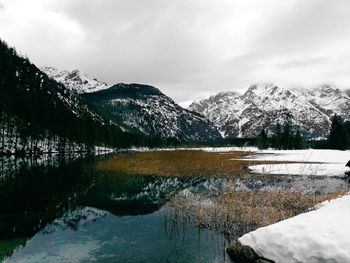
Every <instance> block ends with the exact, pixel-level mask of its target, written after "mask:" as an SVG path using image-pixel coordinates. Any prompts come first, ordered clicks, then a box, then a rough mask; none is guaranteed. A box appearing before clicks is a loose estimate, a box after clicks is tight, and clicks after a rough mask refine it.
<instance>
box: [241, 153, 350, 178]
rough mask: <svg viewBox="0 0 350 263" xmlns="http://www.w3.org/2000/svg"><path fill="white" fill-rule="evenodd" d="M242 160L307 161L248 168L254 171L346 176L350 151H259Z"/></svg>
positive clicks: (349, 169)
mask: <svg viewBox="0 0 350 263" xmlns="http://www.w3.org/2000/svg"><path fill="white" fill-rule="evenodd" d="M257 153H258V154H257V155H252V156H250V157H248V158H245V159H241V160H250V161H252V160H254V161H255V160H256V161H279V162H281V161H282V162H283V161H288V162H306V163H289V164H262V165H252V166H249V167H248V168H249V169H250V171H251V172H253V173H266V174H294V175H319V176H344V175H345V172H348V171H350V168H348V167H345V164H346V163H347V162H348V161H349V160H350V151H337V150H283V151H278V150H275V151H272V150H266V151H258V152H257Z"/></svg>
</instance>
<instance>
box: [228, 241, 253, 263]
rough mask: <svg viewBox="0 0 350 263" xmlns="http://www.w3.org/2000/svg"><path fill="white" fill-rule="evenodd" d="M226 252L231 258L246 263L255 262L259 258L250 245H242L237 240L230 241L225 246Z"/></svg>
mask: <svg viewBox="0 0 350 263" xmlns="http://www.w3.org/2000/svg"><path fill="white" fill-rule="evenodd" d="M226 252H227V254H228V255H229V256H230V258H231V259H232V260H234V261H238V262H247V263H248V262H255V261H256V260H257V259H259V256H258V255H257V254H256V253H255V251H254V250H253V249H252V248H251V247H249V246H244V245H242V244H241V243H240V242H238V241H233V242H231V243H230V244H229V246H228V247H227V249H226Z"/></svg>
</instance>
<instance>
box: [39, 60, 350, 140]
mask: <svg viewBox="0 0 350 263" xmlns="http://www.w3.org/2000/svg"><path fill="white" fill-rule="evenodd" d="M42 70H43V71H44V72H46V73H47V74H48V75H49V76H51V77H52V78H54V79H56V80H57V81H58V82H61V83H63V84H64V85H65V86H67V87H68V88H69V89H70V90H73V91H75V92H76V93H78V94H80V95H81V96H82V97H83V98H84V99H85V100H86V101H87V102H88V103H89V104H91V105H92V106H93V108H94V110H96V111H97V112H98V113H99V114H100V115H102V116H104V118H106V119H108V120H110V121H111V122H112V123H114V124H116V125H118V126H119V127H120V128H121V129H122V130H124V131H128V132H136V133H141V134H143V135H147V136H159V137H161V138H176V139H179V140H187V141H190V140H197V141H209V140H218V139H220V138H229V139H232V138H237V137H239V138H252V137H256V136H257V135H258V134H259V133H260V132H261V130H263V129H264V130H265V131H266V132H267V133H268V134H270V135H272V134H273V133H274V131H275V129H276V126H277V124H280V125H283V124H284V123H285V122H286V121H288V122H289V123H290V124H291V125H292V127H293V128H294V130H298V131H300V132H301V134H302V135H303V136H304V137H305V138H309V139H318V138H325V137H327V136H328V133H329V129H330V125H331V118H332V116H333V115H334V114H337V115H340V116H341V117H343V119H345V120H346V119H350V97H349V95H348V92H346V91H342V90H339V89H338V88H336V87H335V86H334V85H331V84H323V85H320V86H318V87H316V88H313V89H290V88H285V87H280V86H277V85H274V84H272V83H262V84H255V85H252V86H250V87H249V88H248V90H247V91H246V92H245V93H244V94H238V93H236V92H221V93H218V94H216V95H214V96H211V97H209V98H207V99H203V100H199V101H194V102H193V103H192V104H191V105H190V106H189V108H188V110H187V109H184V108H182V107H180V106H179V105H178V104H177V103H175V102H174V101H173V100H172V99H171V98H169V97H167V96H166V95H164V94H163V93H162V92H161V91H160V90H159V89H157V88H155V87H152V86H149V85H141V84H123V83H119V84H116V85H113V86H111V87H109V86H108V85H107V84H106V83H104V82H102V81H99V80H97V79H96V78H91V77H89V76H87V75H86V74H83V73H81V72H80V71H78V70H73V71H67V70H58V69H55V68H53V67H45V68H42ZM219 133H220V134H219Z"/></svg>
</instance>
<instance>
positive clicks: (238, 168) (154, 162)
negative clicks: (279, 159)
mask: <svg viewBox="0 0 350 263" xmlns="http://www.w3.org/2000/svg"><path fill="white" fill-rule="evenodd" d="M248 154H249V152H229V153H217V152H204V151H187V150H182V151H152V152H135V153H122V154H117V155H114V156H113V157H111V158H107V159H104V160H101V161H99V162H98V163H97V164H96V168H97V169H98V170H100V171H118V172H122V173H126V174H151V175H162V176H210V177H218V176H233V175H238V174H240V173H242V171H243V168H244V164H246V163H247V162H246V161H239V160H235V161H233V160H231V159H236V158H242V157H244V156H246V155H248Z"/></svg>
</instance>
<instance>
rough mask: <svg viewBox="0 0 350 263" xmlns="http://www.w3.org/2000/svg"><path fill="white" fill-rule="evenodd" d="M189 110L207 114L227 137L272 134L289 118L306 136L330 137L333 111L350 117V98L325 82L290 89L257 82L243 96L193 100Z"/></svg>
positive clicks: (224, 93) (230, 94)
mask: <svg viewBox="0 0 350 263" xmlns="http://www.w3.org/2000/svg"><path fill="white" fill-rule="evenodd" d="M189 109H190V110H192V111H196V112H198V113H201V114H203V115H204V116H206V117H207V118H208V119H209V120H210V121H212V122H213V123H214V124H215V126H216V127H217V128H218V129H219V131H220V133H221V135H222V136H223V137H224V138H236V137H256V136H257V135H258V134H259V133H260V132H261V130H263V129H264V130H265V131H266V132H267V133H268V134H270V135H271V134H273V133H274V130H275V129H276V126H277V124H280V125H283V124H284V123H285V122H286V121H289V122H290V124H291V125H292V127H293V128H294V130H299V131H300V132H301V133H302V134H303V135H304V137H306V138H313V139H315V138H325V137H327V135H328V133H329V129H330V125H331V117H332V116H333V115H334V114H337V115H340V116H341V117H343V118H344V119H349V118H350V97H349V95H348V94H347V93H346V92H345V91H341V90H339V89H338V88H336V87H334V86H332V85H330V84H323V85H320V86H319V87H317V88H314V89H288V88H285V87H279V86H277V85H274V84H271V83H267V84H265V83H264V84H256V85H252V86H250V87H249V88H248V90H247V91H246V92H245V93H244V94H243V95H240V94H238V93H235V92H222V93H219V94H217V95H214V96H211V97H209V98H207V99H203V100H199V101H195V102H193V103H192V104H191V105H190V106H189Z"/></svg>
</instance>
